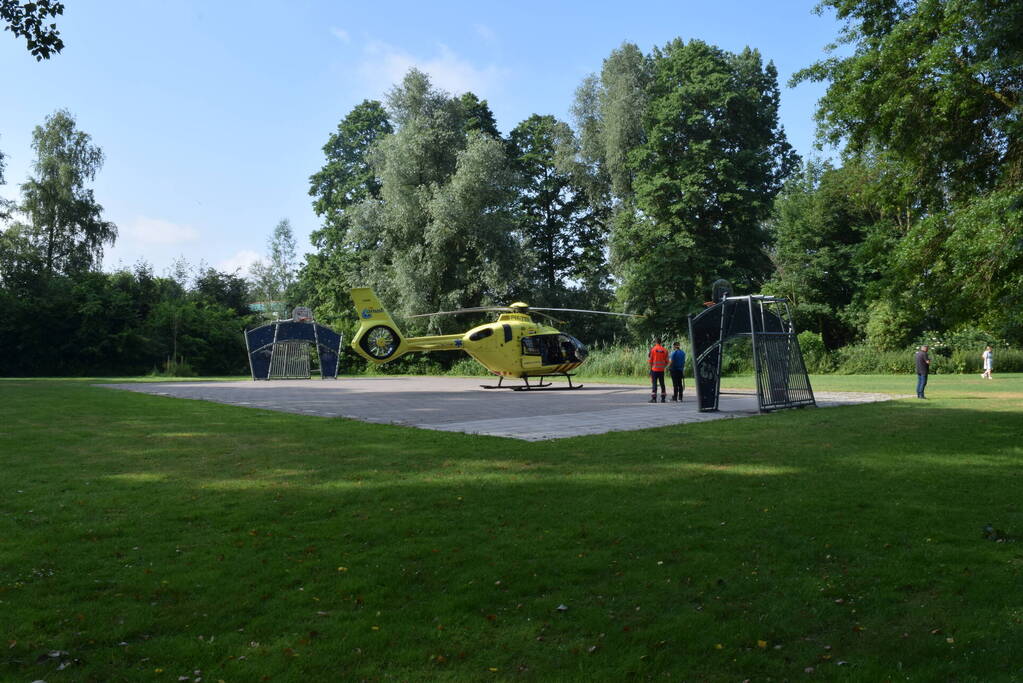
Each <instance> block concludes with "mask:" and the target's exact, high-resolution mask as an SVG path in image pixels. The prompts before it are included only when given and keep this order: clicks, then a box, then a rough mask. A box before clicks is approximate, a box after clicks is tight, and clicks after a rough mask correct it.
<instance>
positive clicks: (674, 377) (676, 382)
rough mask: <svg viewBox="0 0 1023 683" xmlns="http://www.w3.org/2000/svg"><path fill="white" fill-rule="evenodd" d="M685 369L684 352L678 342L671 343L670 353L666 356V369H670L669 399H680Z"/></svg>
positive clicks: (683, 388) (684, 380) (684, 384)
mask: <svg viewBox="0 0 1023 683" xmlns="http://www.w3.org/2000/svg"><path fill="white" fill-rule="evenodd" d="M685 369H686V352H685V351H683V350H682V349H680V348H679V344H678V342H675V343H674V344H673V345H672V349H671V355H669V356H668V370H670V371H671V392H672V394H671V400H672V401H681V400H682V394H683V393H684V392H685V390H686V379H685V377H684V376H683V374H682V373H683V372H685Z"/></svg>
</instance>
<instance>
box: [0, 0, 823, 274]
mask: <svg viewBox="0 0 1023 683" xmlns="http://www.w3.org/2000/svg"><path fill="white" fill-rule="evenodd" d="M814 4H815V2H814V0H809V1H806V2H804V1H802V0H799V1H797V0H777V1H776V2H769V3H768V2H757V1H753V0H748V1H740V0H719V1H718V2H706V1H705V0H702V1H697V0H674V1H665V2H636V3H632V4H628V3H605V2H593V1H592V0H590V1H588V2H583V1H581V0H572V1H570V2H558V1H557V0H548V1H547V2H533V1H531V0H530V1H520V2H516V3H481V2H444V1H443V0H442V1H440V2H433V3H426V2H421V1H420V2H404V1H400V2H394V1H392V2H377V3H373V2H359V3H349V2H327V1H325V0H323V1H310V2H263V1H253V2H240V1H233V0H232V1H223V2H212V1H207V2H200V1H195V2H191V1H187V0H185V1H179V2H173V3H170V2H157V1H153V0H132V1H128V0H102V1H100V0H66V8H65V14H64V15H63V16H62V17H60V18H59V20H58V21H59V25H60V29H61V35H62V37H63V39H64V42H65V45H66V47H65V48H64V51H63V52H62V53H60V54H59V55H56V56H54V57H53V58H51V59H50V60H49V61H43V62H36V61H35V59H34V58H32V57H31V55H29V53H28V52H27V50H26V49H25V47H24V41H23V40H21V39H18V40H15V39H14V38H13V37H12V36H11V34H10V33H9V32H2V33H0V73H2V74H3V83H4V88H3V95H2V96H0V98H2V99H0V150H2V151H3V152H4V153H5V155H6V156H7V171H6V173H5V175H6V179H7V185H5V186H0V195H2V196H5V197H7V198H11V199H13V198H16V197H17V195H18V185H19V184H20V183H22V182H24V180H25V179H26V177H27V176H28V174H29V173H30V170H31V163H32V160H33V153H32V149H31V134H32V129H33V128H34V127H35V126H36V125H39V124H41V123H42V122H43V121H44V120H45V118H46V116H48V115H49V114H51V113H52V112H53V111H55V110H56V109H60V108H65V109H68V110H69V111H70V112H71V113H72V114H73V115H74V116H75V117H76V119H77V121H78V125H79V128H81V129H82V130H84V131H85V132H87V133H89V134H90V135H91V136H92V138H93V142H94V143H95V144H98V145H99V146H100V147H102V148H103V151H104V153H105V155H106V163H105V166H104V167H103V169H102V171H100V173H99V175H98V176H97V178H96V182H95V183H94V185H93V188H94V190H95V194H96V198H97V199H98V201H99V202H100V203H101V204H102V205H103V206H104V208H105V215H106V217H107V218H108V219H109V220H112V221H114V222H115V223H117V225H118V228H119V231H120V237H119V238H118V241H117V244H116V245H115V246H114V247H113V248H110V249H108V250H107V255H106V259H105V263H104V267H105V269H107V270H112V269H115V268H117V267H120V266H131V265H132V264H133V263H135V262H136V261H138V260H140V259H142V260H145V261H147V262H149V263H150V264H151V265H152V266H153V267H154V269H155V271H156V272H157V273H164V272H166V271H167V269H168V268H169V266H170V264H171V262H172V260H173V259H175V258H177V257H184V258H185V259H187V260H188V261H189V262H190V263H192V264H193V265H195V264H198V263H199V262H200V261H204V262H205V263H207V264H209V265H212V266H214V267H217V268H219V269H222V270H228V271H233V270H234V269H235V268H243V269H244V268H247V265H248V264H249V263H250V262H251V261H252V260H253V259H255V258H257V257H259V256H261V255H262V254H263V253H264V252H265V247H266V241H267V237H268V235H269V234H270V232H271V231H272V230H273V227H274V225H275V224H276V223H277V221H279V220H280V219H281V218H288V219H289V220H290V221H291V223H292V226H293V228H294V230H295V236H296V239H297V241H298V243H299V251H300V253H304V252H306V251H308V250H309V248H310V247H309V241H308V235H309V233H310V231H312V230H314V229H316V227H317V225H318V219H317V217H316V216H315V214H313V212H312V208H311V205H310V198H309V196H308V188H309V183H308V178H309V176H310V175H311V174H312V173H314V172H315V171H316V170H318V169H319V168H320V167H321V166H322V164H323V153H322V149H321V148H322V146H323V144H324V143H325V142H326V141H327V137H328V136H329V135H330V133H331V132H332V131H333V130H334V129H335V127H336V126H337V123H338V122H339V121H340V120H341V119H342V118H344V116H345V115H346V114H347V113H348V112H349V111H350V110H351V109H352V107H354V106H355V105H356V104H358V103H359V102H361V101H362V100H363V99H367V98H371V99H382V98H383V97H384V95H385V93H386V92H387V91H388V90H389V89H390V88H391V87H392V86H393V85H394V84H395V83H396V82H397V81H399V80H400V79H401V77H402V76H403V75H404V73H405V72H406V71H407V70H408V69H409V68H410V67H412V66H415V67H418V68H419V69H421V70H423V71H426V72H427V73H429V74H430V75H431V77H432V79H433V81H434V83H435V84H436V85H438V86H439V87H441V88H443V89H445V90H447V91H448V92H451V93H455V94H459V93H462V92H465V91H466V90H471V91H473V92H474V93H476V94H477V95H478V96H479V97H481V98H483V99H486V100H488V101H489V103H490V105H491V108H492V109H493V111H494V114H495V116H496V117H497V123H498V127H499V128H500V129H501V131H502V133H507V132H508V131H509V130H511V129H512V128H514V127H515V125H516V124H518V123H519V122H520V121H522V120H523V119H525V118H527V117H528V116H529V115H531V114H533V113H538V114H553V115H555V116H557V117H559V118H561V119H564V120H569V116H568V111H569V107H570V106H571V102H572V97H573V93H574V91H575V88H576V87H577V86H578V85H579V83H580V81H581V80H582V79H583V78H584V77H585V76H586V75H587V74H589V73H592V72H595V71H599V69H600V66H601V62H602V60H603V59H604V57H606V56H607V54H608V53H609V52H610V51H611V50H612V49H614V48H615V47H617V46H619V45H620V44H621V43H622V42H623V41H630V42H633V43H636V44H637V45H638V46H639V47H640V48H641V49H642V50H643V51H644V52H649V51H650V50H651V49H652V48H653V47H654V46H658V45H664V44H665V43H667V42H668V41H670V40H672V39H674V38H676V37H681V38H683V39H685V40H689V39H692V38H699V39H702V40H705V41H707V42H709V43H712V44H715V45H718V46H720V47H722V48H724V49H727V50H732V51H737V50H741V49H742V48H743V47H745V46H747V45H749V46H750V47H754V48H757V49H759V50H760V52H761V54H762V55H763V56H764V58H765V60H768V59H770V60H773V61H774V63H775V65H776V66H777V67H778V71H779V80H780V82H781V85H782V100H781V118H782V123H783V125H784V126H785V129H786V132H787V134H788V137H789V141H790V142H791V144H792V145H793V146H794V147H795V148H796V150H797V151H798V152H799V153H800V154H801V155H803V156H804V157H805V156H808V155H812V154H814V152H815V151H814V149H813V140H814V128H813V120H812V117H813V109H814V104H815V102H816V100H817V99H818V98H819V97H820V96H821V94H822V93H823V88H822V87H821V86H818V85H816V84H804V85H801V86H799V87H798V88H795V89H791V88H788V87H786V85H785V83H786V81H787V80H788V78H789V76H790V75H791V74H792V73H793V72H794V71H796V70H798V69H800V68H802V67H804V66H807V65H809V64H810V63H812V62H814V61H816V60H817V59H820V58H821V57H823V56H824V52H823V48H824V46H825V45H826V44H828V43H830V42H832V41H833V40H834V39H835V37H836V35H837V32H838V28H839V26H838V23H837V22H836V21H835V20H834V18H833V17H832V16H830V15H828V14H825V15H824V16H817V15H815V14H813V12H812V10H813V6H814Z"/></svg>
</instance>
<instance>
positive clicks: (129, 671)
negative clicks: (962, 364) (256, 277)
mask: <svg viewBox="0 0 1023 683" xmlns="http://www.w3.org/2000/svg"><path fill="white" fill-rule="evenodd" d="M339 381H342V382H343V381H344V380H343V379H341V380H339ZM733 384H736V385H741V384H742V382H741V381H740V382H733ZM814 385H815V387H816V388H817V389H818V390H840V389H849V390H859V391H892V392H899V393H908V394H912V393H913V391H914V378H912V377H887V378H883V377H882V378H875V377H820V378H814ZM928 393H929V395H930V396H931V400H928V401H919V400H916V399H905V400H900V401H895V402H890V403H884V404H872V405H860V406H853V407H845V408H829V409H807V410H797V411H787V412H781V413H776V414H772V415H768V416H761V417H755V418H749V419H736V420H721V421H715V422H709V423H704V424H694V425H686V426H678V427H669V428H662V429H654V430H646V431H640V432H626V433H615V434H608V435H603V436H593V437H582V438H574V439H566V440H559V441H553V442H546V443H527V442H522V441H517V440H510V439H500V438H492V437H477V436H467V435H462V434H450V433H443V432H430V431H419V430H415V429H410V428H402V427H392V426H381V425H369V424H363V423H359V422H352V421H347V420H340V419H324V418H316V417H307V416H300V415H288V414H283V413H274V412H267V411H260V410H253V409H246V408H240V407H232V406H226V405H218V404H212V403H203V402H199V401H188V400H176V399H170V398H163V397H157V396H147V395H142V394H134V393H129V392H123V391H113V390H108V389H102V388H97V387H94V386H92V385H91V384H90V383H89V382H87V381H68V380H58V381H41V380H2V381H0V454H2V455H0V467H2V470H0V481H2V484H0V653H2V654H0V680H3V681H25V682H26V683H28V682H30V681H35V680H45V681H47V683H55V682H57V681H179V680H195V679H198V678H201V679H202V680H203V681H221V680H222V681H227V682H233V681H260V680H270V681H341V680H362V679H368V680H385V679H394V680H473V681H475V680H488V679H493V680H516V679H522V680H542V681H549V680H580V681H582V680H622V679H629V678H638V679H645V678H657V679H665V678H668V677H670V678H672V679H686V680H728V681H737V680H743V679H747V678H748V679H750V680H766V679H774V680H778V679H788V680H800V679H807V680H812V679H814V678H818V679H832V680H833V679H839V680H842V679H848V680H871V681H874V680H877V681H880V680H887V679H896V678H898V679H907V678H908V679H910V680H961V681H968V680H977V681H991V680H1014V679H1023V647H1020V643H1021V642H1023V497H1021V491H1023V486H1021V484H1023V477H1021V472H1023V469H1021V466H1023V376H1021V375H1016V376H1009V375H1002V376H996V379H995V380H993V381H983V380H981V379H979V377H944V376H937V377H933V378H932V380H931V385H930V387H929V391H928ZM690 396H691V394H690ZM985 527H988V528H987V530H985ZM182 677H187V678H184V679H183V678H182Z"/></svg>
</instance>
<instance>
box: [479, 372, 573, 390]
mask: <svg viewBox="0 0 1023 683" xmlns="http://www.w3.org/2000/svg"><path fill="white" fill-rule="evenodd" d="M547 377H548V375H543V376H542V377H540V383H539V384H530V383H529V378H528V377H523V378H522V380H523V381H524V382H525V383H526V385H525V386H515V387H505V386H501V384H502V382H504V377H499V378H498V380H497V384H496V385H494V384H481V385H480V386H481V387H483V388H484V389H511V390H512V391H569V390H571V389H582V388H583V385H582V384H572V375H568V374H566V375H563V377H564V378H565V379H567V380H568V386H567V387H556V386H553V382H544V380H545V379H547Z"/></svg>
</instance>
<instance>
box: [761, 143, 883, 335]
mask: <svg viewBox="0 0 1023 683" xmlns="http://www.w3.org/2000/svg"><path fill="white" fill-rule="evenodd" d="M879 175H880V173H879V169H878V168H877V167H874V166H870V165H868V164H866V163H864V161H863V160H862V159H856V160H849V161H848V162H847V163H846V164H845V165H844V166H842V167H839V168H835V167H833V166H832V165H831V164H829V163H823V164H822V163H819V162H808V163H807V164H806V166H805V167H804V168H803V169H802V171H801V172H799V173H797V174H795V175H794V176H793V177H791V178H790V179H789V180H788V181H787V182H786V183H785V186H784V188H783V190H782V192H781V194H779V195H778V199H777V201H776V202H775V207H774V215H773V216H772V217H771V220H770V221H769V227H770V230H771V236H772V242H773V248H772V251H771V256H772V260H773V263H774V275H773V276H772V277H771V280H770V282H768V283H767V284H766V285H765V288H764V289H765V290H766V291H768V292H771V293H774V294H778V295H781V296H784V297H786V298H787V299H788V300H789V302H790V303H791V304H792V306H793V313H794V316H795V318H796V323H797V326H798V327H800V328H801V329H810V330H813V331H815V332H818V333H819V334H820V335H821V336H822V338H823V340H824V344H825V345H826V346H827V347H828V348H829V349H835V348H838V347H840V346H844V345H846V344H848V343H851V342H854V341H858V340H859V338H860V337H861V336H862V329H861V328H862V326H863V322H864V321H863V313H864V312H865V310H866V306H867V303H868V302H869V300H870V299H871V298H872V295H873V294H874V293H875V289H874V285H875V284H876V283H878V282H879V281H880V279H881V277H882V275H883V271H884V270H885V269H886V268H887V265H888V262H887V258H886V254H887V251H888V250H889V249H890V248H891V244H890V243H884V244H879V242H881V243H883V242H884V240H886V238H887V237H888V236H889V235H890V234H891V226H890V222H889V221H887V220H886V219H885V218H884V217H883V213H884V212H883V211H882V210H881V208H880V205H879V202H878V201H877V199H876V193H875V192H874V189H875V187H876V186H877V184H878V183H879ZM879 259H880V261H881V262H880V263H878V260H879Z"/></svg>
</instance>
